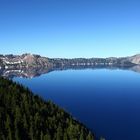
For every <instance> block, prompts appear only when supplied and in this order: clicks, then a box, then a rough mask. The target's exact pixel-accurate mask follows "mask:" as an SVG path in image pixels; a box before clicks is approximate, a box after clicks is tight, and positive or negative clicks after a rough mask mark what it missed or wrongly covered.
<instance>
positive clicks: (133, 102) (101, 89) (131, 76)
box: [14, 69, 140, 140]
mask: <svg viewBox="0 0 140 140" xmlns="http://www.w3.org/2000/svg"><path fill="white" fill-rule="evenodd" d="M14 81H17V82H19V83H22V84H23V85H25V86H27V87H29V88H30V89H31V90H32V91H33V92H35V93H37V94H38V95H40V96H41V97H43V98H44V99H46V100H48V99H50V100H52V101H53V102H55V103H56V104H58V105H59V106H61V107H62V108H64V109H65V110H66V111H68V112H70V113H71V114H72V115H73V116H74V117H75V118H77V119H78V120H80V121H81V122H83V123H84V124H85V125H86V126H87V127H88V128H90V129H91V130H93V132H94V133H95V134H96V135H97V136H104V137H105V138H106V140H139V139H140V74H139V73H136V72H132V71H127V70H124V71H123V70H107V69H101V70H91V69H87V70H65V71H53V72H50V73H47V74H44V75H41V76H40V77H35V78H32V79H24V78H14Z"/></svg>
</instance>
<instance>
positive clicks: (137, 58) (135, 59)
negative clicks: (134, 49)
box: [128, 54, 140, 65]
mask: <svg viewBox="0 0 140 140" xmlns="http://www.w3.org/2000/svg"><path fill="white" fill-rule="evenodd" d="M128 60H129V61H130V62H132V63H134V64H137V65H139V64H140V54H137V55H134V56H132V57H129V58H128Z"/></svg>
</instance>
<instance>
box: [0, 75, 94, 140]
mask: <svg viewBox="0 0 140 140" xmlns="http://www.w3.org/2000/svg"><path fill="white" fill-rule="evenodd" d="M0 140H94V136H93V135H92V134H91V132H90V131H89V130H88V129H87V128H86V127H85V126H84V125H83V124H81V123H80V122H78V121H76V120H75V119H73V118H72V116H71V115H69V114H68V113H66V112H65V111H64V110H62V109H60V108H59V107H58V106H56V105H55V104H53V103H52V102H50V101H48V102H46V101H44V100H43V99H41V98H40V97H38V96H36V95H33V93H32V92H31V91H29V90H28V89H25V88H24V87H23V86H21V85H18V84H16V83H13V82H12V81H10V80H6V79H3V78H0Z"/></svg>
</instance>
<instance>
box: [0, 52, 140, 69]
mask: <svg viewBox="0 0 140 140" xmlns="http://www.w3.org/2000/svg"><path fill="white" fill-rule="evenodd" d="M139 64H140V54H137V55H134V56H131V57H121V58H116V57H109V58H89V59H86V58H74V59H64V58H47V57H41V56H40V55H34V54H23V55H12V54H11V55H0V68H4V69H10V68H21V67H22V68H23V67H25V68H29V67H39V68H40V67H43V68H46V67H47V68H52V67H59V66H99V65H102V66H125V67H130V66H134V65H139Z"/></svg>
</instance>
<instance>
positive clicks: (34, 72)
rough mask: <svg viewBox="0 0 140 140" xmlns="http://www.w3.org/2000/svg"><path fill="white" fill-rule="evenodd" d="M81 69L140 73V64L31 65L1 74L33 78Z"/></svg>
mask: <svg viewBox="0 0 140 140" xmlns="http://www.w3.org/2000/svg"><path fill="white" fill-rule="evenodd" d="M68 69H72V70H80V69H93V70H94V69H110V70H116V69H120V70H131V71H134V72H138V73H140V65H136V66H133V67H111V66H65V67H62V66H61V67H49V68H43V67H36V68H35V67H29V68H22V69H1V70H0V76H2V77H7V78H11V79H12V78H14V77H21V78H33V77H38V76H40V75H42V74H46V73H49V72H52V71H61V70H68Z"/></svg>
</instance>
